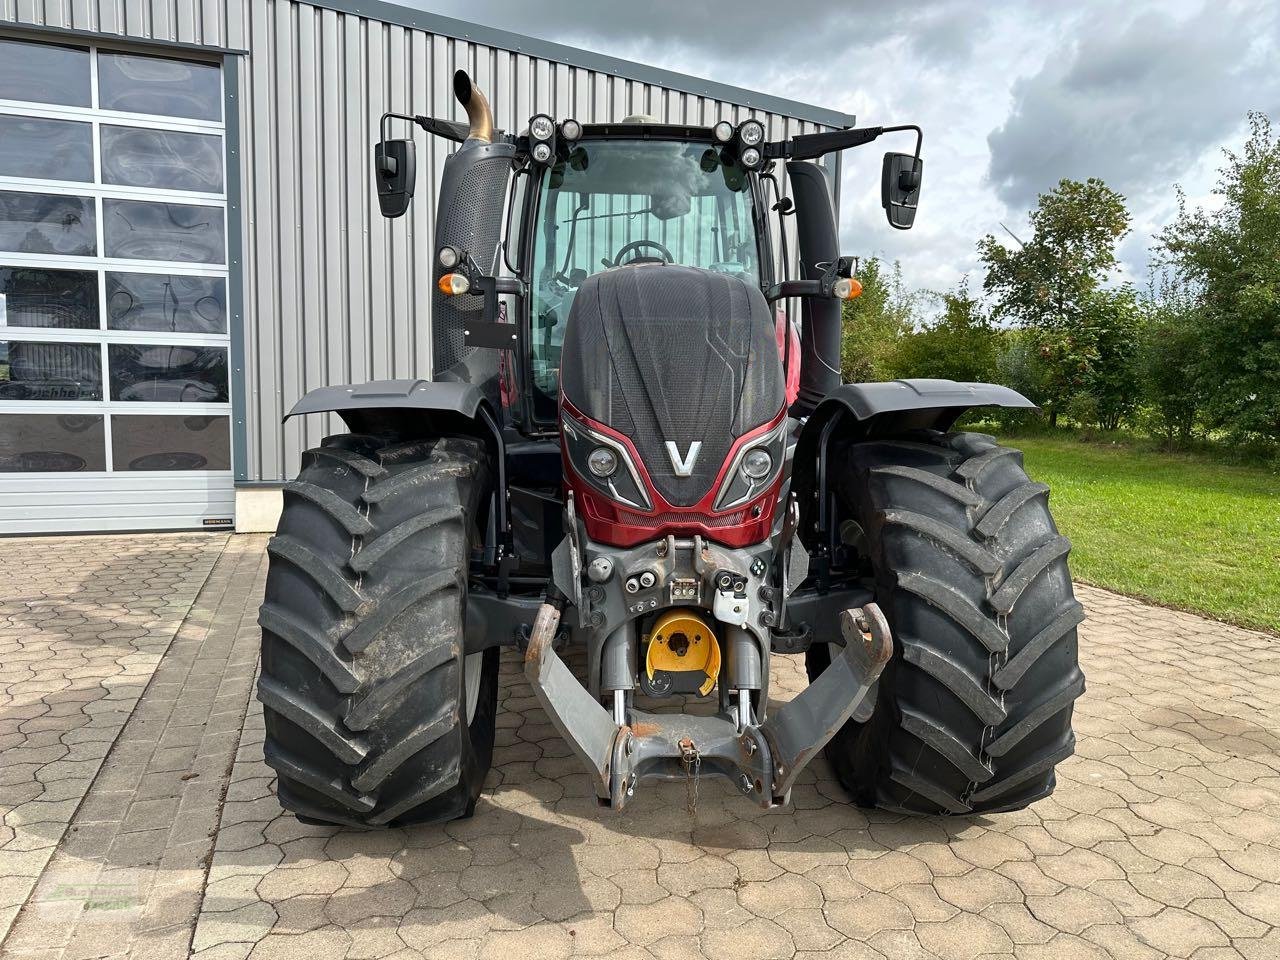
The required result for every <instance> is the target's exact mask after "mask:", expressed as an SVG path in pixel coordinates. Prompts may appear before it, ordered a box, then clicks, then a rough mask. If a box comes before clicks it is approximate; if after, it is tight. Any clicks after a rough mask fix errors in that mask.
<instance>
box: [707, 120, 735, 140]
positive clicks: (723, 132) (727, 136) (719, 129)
mask: <svg viewBox="0 0 1280 960" xmlns="http://www.w3.org/2000/svg"><path fill="white" fill-rule="evenodd" d="M711 132H712V133H713V134H714V135H715V138H716V139H717V140H719V141H720V142H721V143H728V142H729V141H730V140H732V139H733V124H732V123H730V122H729V121H728V120H721V121H720V122H719V123H717V124H716V125H715V126H714V127H713V128H712V129H711Z"/></svg>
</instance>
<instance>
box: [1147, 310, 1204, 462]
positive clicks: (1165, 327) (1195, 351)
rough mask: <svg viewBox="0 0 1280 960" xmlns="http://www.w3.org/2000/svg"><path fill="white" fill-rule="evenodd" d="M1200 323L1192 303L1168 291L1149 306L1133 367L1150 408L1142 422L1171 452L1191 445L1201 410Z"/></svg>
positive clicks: (1198, 315) (1201, 322)
mask: <svg viewBox="0 0 1280 960" xmlns="http://www.w3.org/2000/svg"><path fill="white" fill-rule="evenodd" d="M1203 322H1204V318H1203V317H1202V316H1201V314H1200V311H1199V310H1198V309H1197V308H1196V306H1195V302H1194V300H1193V299H1192V298H1191V297H1190V296H1187V295H1185V294H1183V293H1181V292H1179V291H1175V290H1172V289H1171V288H1169V287H1165V288H1163V289H1162V290H1161V291H1160V293H1159V295H1158V299H1153V300H1152V302H1151V303H1149V304H1148V317H1147V323H1146V325H1145V327H1144V329H1143V331H1142V336H1141V338H1140V342H1139V347H1138V359H1137V365H1138V370H1139V376H1140V379H1141V382H1142V386H1143V392H1144V394H1145V395H1146V399H1147V401H1148V403H1149V404H1150V409H1149V411H1148V414H1147V418H1146V419H1147V420H1148V421H1149V423H1150V426H1151V428H1152V432H1153V433H1154V434H1155V435H1157V436H1160V437H1162V438H1163V439H1164V441H1165V444H1166V445H1167V446H1168V447H1169V448H1170V449H1172V448H1174V447H1175V446H1181V447H1186V446H1187V444H1188V443H1190V441H1191V438H1192V434H1193V432H1194V431H1195V429H1196V425H1197V423H1198V422H1199V420H1200V414H1201V411H1202V410H1203V408H1204V403H1205V387H1204V382H1203V381H1202V379H1201V377H1202V371H1201V358H1202V354H1203V351H1204V342H1203V340H1204V338H1203V334H1202V329H1203Z"/></svg>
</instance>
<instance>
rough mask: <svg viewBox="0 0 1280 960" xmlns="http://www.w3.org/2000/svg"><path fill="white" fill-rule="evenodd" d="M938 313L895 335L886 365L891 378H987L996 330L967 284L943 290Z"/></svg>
mask: <svg viewBox="0 0 1280 960" xmlns="http://www.w3.org/2000/svg"><path fill="white" fill-rule="evenodd" d="M939 299H940V300H941V302H942V315H941V316H940V317H938V318H937V319H936V320H934V321H933V322H932V323H929V324H926V325H925V326H923V327H921V328H919V329H914V330H908V331H906V332H905V333H904V334H902V336H901V337H900V338H899V340H898V342H897V344H896V345H895V347H894V349H893V351H892V352H891V353H890V355H889V356H888V358H887V361H888V362H887V364H886V366H887V367H888V368H889V370H890V372H892V373H893V375H894V376H895V377H934V378H938V379H943V380H959V381H960V382H962V383H968V382H975V381H976V382H980V383H985V382H987V381H990V380H991V378H992V377H994V376H995V373H996V357H997V355H998V347H999V340H998V336H999V335H998V333H997V331H996V329H995V327H993V326H992V324H991V320H990V318H989V317H988V316H987V314H986V312H985V311H984V310H983V309H982V305H981V304H980V303H978V301H977V300H975V299H974V298H973V297H971V296H970V295H969V289H968V285H967V283H962V284H961V285H960V287H959V288H958V289H957V290H956V291H955V292H954V293H944V294H942V295H941V297H940V298H939Z"/></svg>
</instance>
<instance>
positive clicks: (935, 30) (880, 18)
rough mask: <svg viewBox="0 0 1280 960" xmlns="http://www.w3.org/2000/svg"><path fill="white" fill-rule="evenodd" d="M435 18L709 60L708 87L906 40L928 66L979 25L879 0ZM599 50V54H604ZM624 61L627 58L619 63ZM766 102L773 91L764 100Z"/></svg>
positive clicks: (960, 47)
mask: <svg viewBox="0 0 1280 960" xmlns="http://www.w3.org/2000/svg"><path fill="white" fill-rule="evenodd" d="M430 6H431V9H432V11H433V12H436V13H443V14H445V15H447V16H453V17H459V18H461V19H471V20H475V19H481V20H483V21H484V22H485V23H486V24H489V25H492V26H498V27H502V28H503V29H506V30H513V31H516V32H518V33H525V34H529V35H530V36H536V37H542V38H545V39H550V40H559V41H565V42H573V43H578V44H583V43H586V42H593V43H592V46H593V49H600V50H601V51H602V52H606V53H608V52H614V51H625V50H629V49H644V50H649V51H654V52H657V53H659V54H660V55H665V56H666V57H667V58H668V59H670V58H671V57H672V54H673V53H676V52H677V51H678V52H679V53H676V55H677V56H681V58H682V59H687V58H688V56H689V54H695V55H698V54H700V55H702V56H704V57H709V58H711V59H710V60H709V61H706V62H705V63H704V66H703V67H702V68H701V69H700V68H699V67H698V66H697V64H696V61H695V62H693V63H691V64H689V68H690V70H691V72H694V73H696V74H698V75H700V76H711V77H716V76H717V71H720V70H722V68H723V67H724V66H726V65H729V64H736V65H737V66H738V67H740V68H741V69H742V70H744V71H750V70H751V69H752V68H753V63H752V61H754V66H755V69H756V72H757V74H763V73H765V72H772V71H773V70H774V68H775V66H776V65H777V63H778V62H779V60H781V59H782V58H785V57H795V56H797V55H802V56H805V57H806V58H821V59H824V60H826V61H827V63H828V64H829V65H834V63H835V62H837V61H838V58H840V57H842V56H844V55H846V53H847V51H848V50H850V49H851V48H864V47H867V46H871V45H875V44H878V43H882V42H884V41H886V40H892V39H896V38H905V40H906V41H907V42H908V43H910V44H915V43H917V41H918V43H919V49H920V50H922V51H927V52H928V53H929V54H930V55H931V56H945V57H947V58H952V57H954V56H959V55H962V54H963V53H964V52H965V51H966V50H967V49H968V47H969V44H970V42H971V39H972V37H973V36H974V35H976V34H977V33H979V32H980V31H981V30H982V28H983V25H984V22H985V16H984V15H982V14H975V13H974V12H973V11H972V7H973V5H972V4H971V3H970V4H966V3H965V2H964V0H916V2H915V3H914V4H913V5H912V6H911V7H910V8H909V10H904V9H903V8H901V7H897V6H895V5H894V4H886V3H883V2H881V0H854V2H845V3H838V4H836V3H831V2H830V0H790V2H788V3H785V4H781V5H780V4H778V3H774V2H764V0H739V2H735V3H731V4H716V3H699V2H696V0H648V2H627V3H619V2H599V0H560V2H557V0H523V2H522V0H482V2H462V0H442V2H433V3H431V5H430ZM600 44H604V46H603V47H601V46H600ZM624 55H625V54H624ZM765 92H771V91H765Z"/></svg>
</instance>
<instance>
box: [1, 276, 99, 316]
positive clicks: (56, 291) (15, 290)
mask: <svg viewBox="0 0 1280 960" xmlns="http://www.w3.org/2000/svg"><path fill="white" fill-rule="evenodd" d="M0 325H4V326H10V327H56V328H58V329H60V330H97V329H98V275H97V274H96V273H94V272H93V271H92V270H44V269H41V268H38V267H0Z"/></svg>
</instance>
